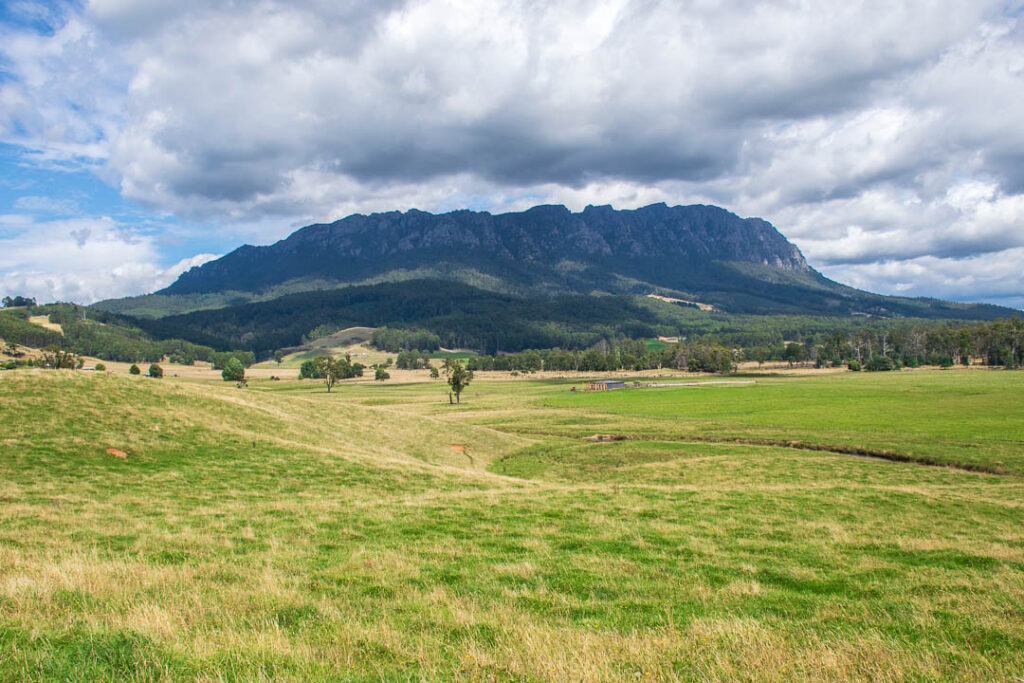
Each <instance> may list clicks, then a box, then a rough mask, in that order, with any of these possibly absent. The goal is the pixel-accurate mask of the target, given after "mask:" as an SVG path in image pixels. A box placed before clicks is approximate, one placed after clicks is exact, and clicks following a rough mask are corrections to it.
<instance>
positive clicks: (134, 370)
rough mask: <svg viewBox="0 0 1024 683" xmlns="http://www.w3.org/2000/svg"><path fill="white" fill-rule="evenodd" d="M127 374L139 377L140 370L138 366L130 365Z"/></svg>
mask: <svg viewBox="0 0 1024 683" xmlns="http://www.w3.org/2000/svg"><path fill="white" fill-rule="evenodd" d="M128 374H129V375H141V374H142V370H139V366H138V365H136V364H135V363H132V366H131V367H130V368H128Z"/></svg>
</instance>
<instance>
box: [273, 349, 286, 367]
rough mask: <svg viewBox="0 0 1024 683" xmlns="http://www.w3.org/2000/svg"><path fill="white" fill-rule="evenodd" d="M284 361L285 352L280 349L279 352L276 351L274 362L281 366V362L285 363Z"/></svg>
mask: <svg viewBox="0 0 1024 683" xmlns="http://www.w3.org/2000/svg"><path fill="white" fill-rule="evenodd" d="M283 360H284V351H282V350H281V349H278V350H277V351H274V361H275V362H276V363H277V364H278V365H281V361H283Z"/></svg>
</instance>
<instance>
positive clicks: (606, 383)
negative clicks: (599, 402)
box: [587, 379, 626, 391]
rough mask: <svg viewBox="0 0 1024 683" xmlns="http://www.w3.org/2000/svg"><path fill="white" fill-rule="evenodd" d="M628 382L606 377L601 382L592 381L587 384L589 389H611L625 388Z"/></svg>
mask: <svg viewBox="0 0 1024 683" xmlns="http://www.w3.org/2000/svg"><path fill="white" fill-rule="evenodd" d="M625 388H626V383H625V382H619V381H617V380H612V379H606V380H601V381H600V382H591V383H590V384H588V385H587V391H610V390H612V389H625Z"/></svg>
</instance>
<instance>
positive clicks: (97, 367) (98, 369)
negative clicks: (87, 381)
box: [93, 363, 107, 372]
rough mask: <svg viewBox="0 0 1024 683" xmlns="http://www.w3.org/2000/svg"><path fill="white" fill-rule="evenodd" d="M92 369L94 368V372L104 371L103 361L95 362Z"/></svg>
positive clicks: (105, 367)
mask: <svg viewBox="0 0 1024 683" xmlns="http://www.w3.org/2000/svg"><path fill="white" fill-rule="evenodd" d="M93 369H94V370H96V372H104V371H106V369H107V366H106V365H104V364H103V363H97V364H96V366H95V367H94V368H93Z"/></svg>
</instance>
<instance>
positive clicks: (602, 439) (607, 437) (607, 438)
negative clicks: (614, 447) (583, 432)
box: [583, 434, 629, 443]
mask: <svg viewBox="0 0 1024 683" xmlns="http://www.w3.org/2000/svg"><path fill="white" fill-rule="evenodd" d="M627 438H629V437H626V436H620V435H618V434H591V435H590V436H585V437H583V440H584V441H596V442H598V443H609V442H612V441H625V440H626V439H627Z"/></svg>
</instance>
